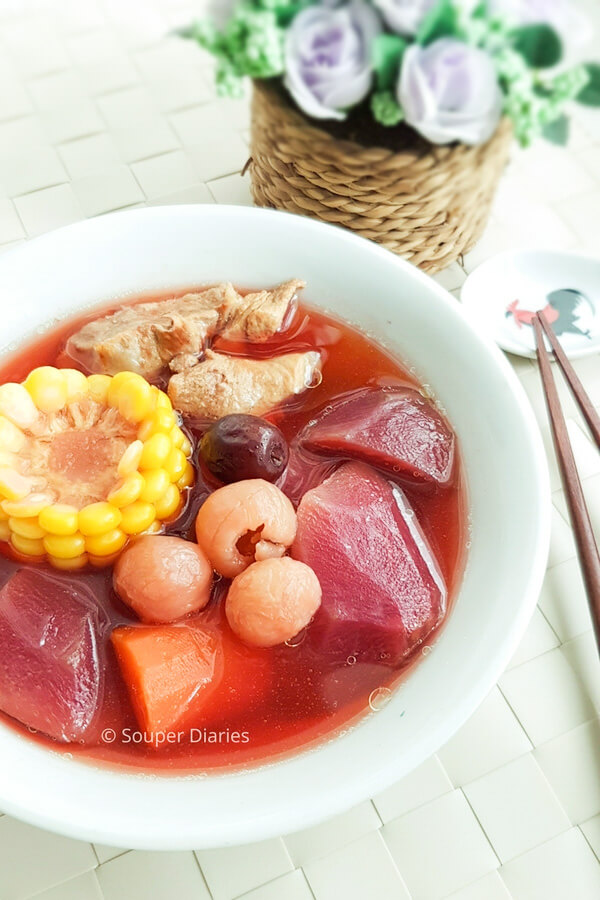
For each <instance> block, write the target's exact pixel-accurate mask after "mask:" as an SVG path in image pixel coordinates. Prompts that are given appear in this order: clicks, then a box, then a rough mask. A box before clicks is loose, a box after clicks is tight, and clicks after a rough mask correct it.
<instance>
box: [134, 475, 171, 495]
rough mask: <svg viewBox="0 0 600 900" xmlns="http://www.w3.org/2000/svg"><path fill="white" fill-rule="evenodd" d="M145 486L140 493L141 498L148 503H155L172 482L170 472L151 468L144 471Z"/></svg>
mask: <svg viewBox="0 0 600 900" xmlns="http://www.w3.org/2000/svg"><path fill="white" fill-rule="evenodd" d="M142 477H143V479H144V487H143V488H142V491H141V493H140V497H139V499H140V500H143V501H145V502H146V503H154V502H155V501H156V500H159V499H160V498H161V497H162V495H163V494H164V492H165V491H166V489H167V488H168V487H169V484H170V483H171V478H169V473H168V472H167V471H166V470H165V469H150V470H149V471H148V472H144V474H143V476H142Z"/></svg>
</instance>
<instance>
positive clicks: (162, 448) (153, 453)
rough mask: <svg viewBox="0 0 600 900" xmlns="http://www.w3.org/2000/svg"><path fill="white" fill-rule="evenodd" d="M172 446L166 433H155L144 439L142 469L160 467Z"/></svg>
mask: <svg viewBox="0 0 600 900" xmlns="http://www.w3.org/2000/svg"><path fill="white" fill-rule="evenodd" d="M171 446H172V445H171V441H170V440H169V438H168V436H167V435H166V434H153V435H152V437H150V438H148V440H147V441H144V447H143V450H142V458H141V459H140V469H160V468H161V467H162V466H164V464H165V462H166V460H167V457H168V455H169V453H170V452H171Z"/></svg>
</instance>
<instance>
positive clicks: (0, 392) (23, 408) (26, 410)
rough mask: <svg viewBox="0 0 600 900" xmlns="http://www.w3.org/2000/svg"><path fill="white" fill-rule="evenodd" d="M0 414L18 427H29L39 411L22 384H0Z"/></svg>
mask: <svg viewBox="0 0 600 900" xmlns="http://www.w3.org/2000/svg"><path fill="white" fill-rule="evenodd" d="M0 415H3V416H6V418H7V419H9V421H11V422H12V423H13V425H18V426H19V428H31V426H32V425H33V423H34V422H35V421H36V419H37V417H38V416H39V411H38V409H37V407H36V405H35V403H34V402H33V400H32V399H31V397H30V396H29V394H28V392H27V390H26V389H25V388H24V387H23V385H22V384H14V383H12V382H9V383H8V384H2V385H0Z"/></svg>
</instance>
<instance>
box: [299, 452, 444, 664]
mask: <svg viewBox="0 0 600 900" xmlns="http://www.w3.org/2000/svg"><path fill="white" fill-rule="evenodd" d="M292 556H293V557H295V558H296V559H299V560H301V561H302V562H304V563H307V565H309V566H311V568H312V569H314V571H315V572H316V574H317V577H318V579H319V581H320V583H321V588H322V589H323V600H322V603H321V607H320V609H319V611H318V612H317V614H316V616H315V619H314V621H313V623H312V624H311V626H310V628H309V636H310V639H311V640H312V641H314V643H315V646H318V647H319V648H322V649H324V650H327V651H328V652H331V653H332V654H333V655H334V656H336V657H337V658H343V657H348V656H354V657H356V659H357V660H360V661H363V662H385V663H388V664H390V665H397V664H398V663H399V662H401V661H402V660H403V659H404V658H405V657H407V656H408V655H409V654H410V652H411V651H412V650H413V649H414V647H415V646H416V645H417V644H419V643H421V642H422V641H424V640H425V638H426V637H427V635H428V634H429V633H430V632H431V631H432V629H433V628H435V626H436V625H437V624H438V622H439V621H440V619H441V617H442V616H443V614H444V610H445V606H446V589H445V586H444V583H443V581H442V578H441V575H440V572H439V569H438V567H437V564H436V562H435V560H434V558H433V555H432V553H431V550H430V549H429V547H428V545H427V542H426V541H425V538H424V536H423V534H422V532H421V530H420V528H419V526H418V523H417V521H416V518H415V516H414V513H413V511H412V509H411V508H410V506H409V504H408V501H407V500H406V498H405V497H404V495H403V493H402V491H401V490H400V489H399V488H398V487H396V486H394V485H391V484H390V483H389V482H388V481H387V480H386V479H385V478H384V477H383V476H382V475H380V474H379V473H378V472H376V471H375V470H374V469H372V468H371V467H370V466H366V465H364V463H355V462H350V463H344V465H342V466H341V467H340V468H339V469H338V470H337V471H336V472H334V474H333V475H332V476H331V477H330V478H328V479H327V480H326V481H324V482H323V484H321V485H320V486H319V487H317V488H314V489H313V490H311V491H308V493H307V494H305V495H304V497H303V498H302V501H301V503H300V506H299V507H298V531H297V534H296V540H295V541H294V544H293V546H292Z"/></svg>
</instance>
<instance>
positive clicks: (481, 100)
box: [398, 38, 502, 144]
mask: <svg viewBox="0 0 600 900" xmlns="http://www.w3.org/2000/svg"><path fill="white" fill-rule="evenodd" d="M398 102H399V103H400V106H401V107H402V109H403V110H404V115H405V118H406V121H407V123H408V124H409V125H412V127H413V128H414V129H415V130H416V131H418V132H419V134H422V135H423V137H424V138H426V139H427V140H428V141H431V142H432V143H433V144H450V143H452V141H461V142H462V143H463V144H483V143H484V142H485V141H487V140H488V139H489V138H490V137H491V136H492V134H493V133H494V131H495V130H496V127H497V125H498V122H499V120H500V116H501V113H502V92H501V90H500V86H499V84H498V79H497V76H496V72H495V70H494V66H493V63H492V60H491V59H490V57H489V56H488V55H487V54H486V53H484V52H483V51H482V50H479V49H477V48H476V47H471V46H469V45H468V44H464V43H463V42H462V41H457V40H455V39H454V38H441V39H440V40H438V41H434V42H433V43H432V44H429V46H427V47H421V46H419V45H418V44H413V45H412V46H411V47H409V48H408V50H407V51H406V53H405V54H404V58H403V61H402V69H401V72H400V80H399V83H398Z"/></svg>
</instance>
